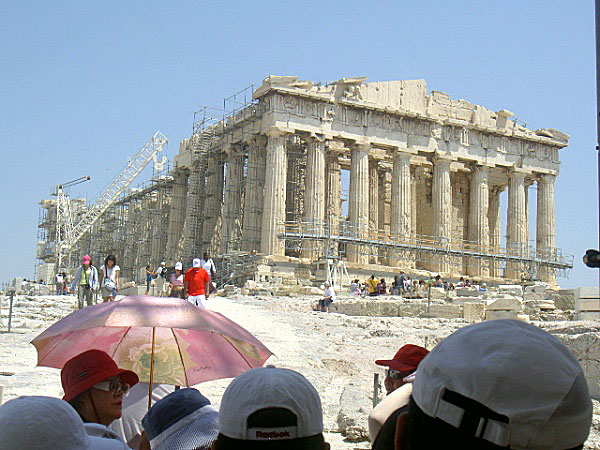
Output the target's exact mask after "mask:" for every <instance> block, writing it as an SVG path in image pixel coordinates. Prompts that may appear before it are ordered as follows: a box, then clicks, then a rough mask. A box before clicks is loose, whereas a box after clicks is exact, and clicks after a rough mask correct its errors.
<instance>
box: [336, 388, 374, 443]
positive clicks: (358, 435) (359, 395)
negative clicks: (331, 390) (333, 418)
mask: <svg viewBox="0 0 600 450" xmlns="http://www.w3.org/2000/svg"><path fill="white" fill-rule="evenodd" d="M372 402H373V400H372V399H371V398H369V395H368V394H367V393H366V392H365V389H364V387H360V386H358V385H356V384H354V383H353V382H350V383H348V384H347V385H346V386H345V387H344V390H343V391H342V395H341V396H340V411H339V413H338V417H337V424H338V431H339V432H340V433H342V434H343V435H344V436H346V439H348V440H349V441H367V440H369V424H368V416H369V412H370V410H371V406H372Z"/></svg>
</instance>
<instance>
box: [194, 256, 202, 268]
mask: <svg viewBox="0 0 600 450" xmlns="http://www.w3.org/2000/svg"><path fill="white" fill-rule="evenodd" d="M200 265H201V263H200V258H194V259H193V260H192V267H193V268H194V269H197V268H198V267H200Z"/></svg>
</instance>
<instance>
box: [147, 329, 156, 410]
mask: <svg viewBox="0 0 600 450" xmlns="http://www.w3.org/2000/svg"><path fill="white" fill-rule="evenodd" d="M155 332H156V328H155V327H152V353H151V356H150V387H149V388H148V411H150V406H152V381H153V378H154V333H155Z"/></svg>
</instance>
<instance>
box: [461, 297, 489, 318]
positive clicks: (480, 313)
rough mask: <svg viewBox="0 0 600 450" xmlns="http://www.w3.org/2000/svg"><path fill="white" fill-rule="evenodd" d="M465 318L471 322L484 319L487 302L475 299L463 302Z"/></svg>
mask: <svg viewBox="0 0 600 450" xmlns="http://www.w3.org/2000/svg"><path fill="white" fill-rule="evenodd" d="M463 318H464V319H465V321H467V322H469V323H478V322H482V321H484V320H485V303H483V302H473V301H470V302H465V303H463Z"/></svg>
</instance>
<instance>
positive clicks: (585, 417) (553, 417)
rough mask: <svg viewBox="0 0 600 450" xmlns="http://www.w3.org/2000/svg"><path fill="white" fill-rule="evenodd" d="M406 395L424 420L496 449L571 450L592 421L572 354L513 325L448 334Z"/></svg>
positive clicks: (585, 390) (524, 327) (544, 337)
mask: <svg viewBox="0 0 600 450" xmlns="http://www.w3.org/2000/svg"><path fill="white" fill-rule="evenodd" d="M412 396H413V399H414V401H415V402H416V403H417V405H418V406H419V407H420V408H421V409H422V410H423V412H424V413H425V414H427V415H428V416H430V417H434V418H438V419H439V420H442V421H443V422H446V423H448V424H450V425H452V426H454V427H456V428H461V426H462V428H463V430H464V431H465V433H468V434H471V435H473V436H475V437H478V438H481V439H484V440H487V441H489V442H492V443H494V444H496V445H499V446H501V447H505V446H510V448H528V449H556V448H572V447H576V446H578V445H581V444H583V443H584V442H585V440H586V439H587V436H588V434H589V431H590V426H591V422H592V402H591V400H590V394H589V390H588V386H587V383H586V381H585V377H584V375H583V371H582V369H581V366H580V365H579V362H578V361H577V359H576V358H575V356H574V355H573V354H572V353H571V351H570V350H569V349H568V348H567V347H565V346H564V345H563V344H561V343H560V341H559V340H558V339H557V338H556V337H554V336H552V335H551V334H549V333H547V332H545V331H543V330H541V329H539V328H537V327H535V326H533V325H529V324H526V323H523V322H520V321H517V320H493V321H489V322H483V323H479V324H476V325H470V326H466V327H464V328H461V329H459V330H458V331H455V332H454V333H453V334H451V335H450V336H449V337H447V338H446V339H444V340H443V341H442V342H440V343H439V344H438V345H437V346H436V347H435V348H434V349H433V350H432V351H431V352H430V353H429V354H428V355H427V356H426V357H425V359H423V361H422V362H421V364H420V365H419V369H418V371H417V375H416V378H415V381H414V382H413V393H412ZM473 401H474V402H476V403H475V404H474V402H473ZM477 403H478V404H477ZM473 415H475V419H478V420H473ZM465 416H469V419H468V420H465V421H463V417H465ZM503 416H504V417H503ZM467 422H468V423H467ZM469 424H471V429H469Z"/></svg>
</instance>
